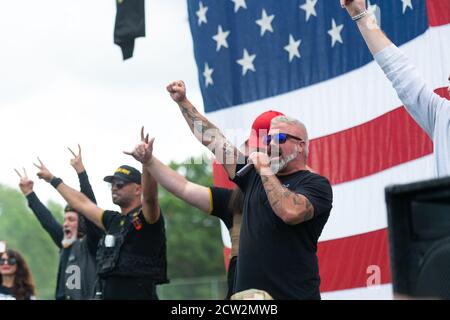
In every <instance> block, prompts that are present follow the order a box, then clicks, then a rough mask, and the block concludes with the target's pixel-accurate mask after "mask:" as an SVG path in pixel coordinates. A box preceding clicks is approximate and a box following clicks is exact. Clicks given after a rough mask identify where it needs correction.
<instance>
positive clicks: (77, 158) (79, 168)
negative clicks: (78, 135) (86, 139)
mask: <svg viewBox="0 0 450 320" xmlns="http://www.w3.org/2000/svg"><path fill="white" fill-rule="evenodd" d="M67 149H69V151H70V153H72V155H73V156H74V158H73V159H70V165H71V166H72V167H73V168H74V169H75V171H76V172H77V173H78V174H80V173H82V172H84V171H85V170H86V169H85V168H84V164H83V159H82V158H81V147H80V145H79V144H78V154H75V152H73V151H72V149H70V148H69V147H67Z"/></svg>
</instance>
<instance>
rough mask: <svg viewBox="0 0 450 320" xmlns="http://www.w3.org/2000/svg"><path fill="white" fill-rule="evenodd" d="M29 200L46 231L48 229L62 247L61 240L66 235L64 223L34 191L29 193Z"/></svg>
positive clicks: (54, 240)
mask: <svg viewBox="0 0 450 320" xmlns="http://www.w3.org/2000/svg"><path fill="white" fill-rule="evenodd" d="M27 200H28V206H29V207H30V209H31V210H32V211H33V213H34V215H35V216H36V218H37V219H38V220H39V222H40V224H41V226H42V227H43V228H44V229H45V231H47V233H48V234H49V235H50V237H51V238H52V240H53V242H54V243H55V244H56V245H57V246H58V248H61V247H62V244H61V241H62V240H63V237H64V232H63V227H62V225H61V224H60V223H59V222H58V221H56V219H55V217H54V216H53V215H52V213H51V212H50V210H48V209H47V207H46V206H44V204H43V203H42V202H41V200H39V198H38V197H37V195H36V194H35V193H34V192H32V193H30V194H29V195H27Z"/></svg>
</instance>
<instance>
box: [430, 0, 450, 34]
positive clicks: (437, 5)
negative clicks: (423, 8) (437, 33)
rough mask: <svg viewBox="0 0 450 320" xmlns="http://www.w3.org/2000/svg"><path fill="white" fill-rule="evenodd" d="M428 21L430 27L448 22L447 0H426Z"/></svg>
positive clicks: (448, 9)
mask: <svg viewBox="0 0 450 320" xmlns="http://www.w3.org/2000/svg"><path fill="white" fill-rule="evenodd" d="M427 14H428V23H429V25H430V26H431V27H437V26H442V25H445V24H448V23H450V1H449V0H427Z"/></svg>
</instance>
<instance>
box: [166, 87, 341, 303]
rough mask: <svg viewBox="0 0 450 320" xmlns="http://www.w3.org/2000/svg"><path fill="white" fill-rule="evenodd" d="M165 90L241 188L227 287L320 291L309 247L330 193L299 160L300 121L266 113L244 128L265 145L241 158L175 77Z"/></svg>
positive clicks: (305, 144) (313, 295) (294, 295)
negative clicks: (235, 255) (234, 258)
mask: <svg viewBox="0 0 450 320" xmlns="http://www.w3.org/2000/svg"><path fill="white" fill-rule="evenodd" d="M167 91H168V92H169V93H170V96H171V98H172V99H173V100H174V101H175V102H176V103H177V104H178V107H179V109H180V111H181V113H182V115H183V117H184V119H185V120H186V122H187V124H188V125H189V127H190V129H191V131H192V133H193V134H194V135H195V137H196V138H197V139H198V140H199V142H201V143H202V144H203V145H204V146H206V147H207V148H208V149H209V150H210V151H211V152H213V153H214V154H215V156H216V159H217V161H219V162H220V163H221V164H222V165H223V167H224V169H225V170H226V171H227V174H228V177H229V178H230V179H232V180H233V181H234V182H235V183H236V184H237V185H238V186H239V188H240V189H241V191H242V193H243V195H244V205H243V214H242V226H241V229H240V234H239V237H240V241H239V259H238V264H237V274H236V278H235V282H234V291H235V292H240V291H245V290H248V289H257V290H263V291H266V292H267V293H268V294H269V295H270V296H272V297H273V298H274V299H308V300H311V299H320V290H319V284H320V276H319V267H318V260H317V255H316V250H317V242H318V238H319V236H320V234H321V232H322V230H323V227H324V225H325V223H326V222H327V221H328V217H329V215H330V211H331V208H332V201H333V195H332V189H331V185H330V183H329V181H328V180H327V179H326V178H325V177H322V176H320V175H318V174H315V173H313V172H311V171H309V170H308V168H307V167H306V162H307V159H308V152H309V139H308V133H307V130H306V126H305V125H304V124H303V123H301V122H300V121H299V120H297V119H294V118H290V117H287V116H281V115H280V116H276V117H274V118H272V119H271V120H270V130H269V132H268V134H267V135H264V134H261V133H262V132H261V131H262V130H255V132H252V133H253V135H254V136H253V138H251V141H249V147H250V146H254V145H256V146H257V147H259V146H262V145H264V144H265V148H264V149H261V150H257V151H256V152H254V151H253V150H251V147H250V148H249V151H252V152H251V153H250V154H249V156H248V162H249V165H246V164H245V163H243V161H242V159H243V158H246V157H245V156H246V155H245V154H243V152H242V151H239V150H238V149H237V148H236V147H235V146H234V145H233V144H232V143H231V142H230V141H229V140H228V139H227V137H226V136H225V135H224V134H223V133H222V132H220V130H219V129H218V128H217V126H215V125H214V124H213V123H211V121H209V120H208V119H207V118H206V117H205V116H204V115H202V114H201V113H199V112H198V111H197V109H196V108H195V107H194V105H193V104H192V103H191V102H190V101H189V99H188V98H187V97H186V86H185V84H184V82H183V81H174V82H172V83H171V84H169V85H168V86H167ZM268 117H269V118H270V113H269V116H268ZM264 119H265V117H264V115H263V116H262V117H261V123H262V124H264V122H266V121H264ZM258 126H259V121H257V122H256V123H255V127H256V128H257V129H259V128H258ZM204 132H208V133H209V134H208V135H205V134H203V133H204ZM212 132H213V133H214V135H212V134H211V133H212ZM251 137H252V134H251ZM263 137H264V138H263ZM262 139H264V140H262ZM263 141H264V144H263V143H262V142H263ZM248 168H250V169H248ZM244 169H246V170H247V171H245V170H244ZM244 171H245V172H246V173H244ZM238 172H240V174H238Z"/></svg>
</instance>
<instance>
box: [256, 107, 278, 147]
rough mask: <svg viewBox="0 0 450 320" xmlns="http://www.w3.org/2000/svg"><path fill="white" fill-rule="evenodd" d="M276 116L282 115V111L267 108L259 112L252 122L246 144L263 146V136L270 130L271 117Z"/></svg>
mask: <svg viewBox="0 0 450 320" xmlns="http://www.w3.org/2000/svg"><path fill="white" fill-rule="evenodd" d="M278 116H284V114H283V113H281V112H278V111H274V110H269V111H266V112H263V113H261V114H260V115H259V116H257V117H256V119H255V121H253V124H252V130H251V131H250V137H249V138H248V146H249V147H252V148H255V147H256V148H258V147H261V146H265V144H264V141H263V138H264V137H265V136H266V135H267V133H268V132H269V130H270V122H271V121H272V119H273V118H275V117H278Z"/></svg>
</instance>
